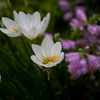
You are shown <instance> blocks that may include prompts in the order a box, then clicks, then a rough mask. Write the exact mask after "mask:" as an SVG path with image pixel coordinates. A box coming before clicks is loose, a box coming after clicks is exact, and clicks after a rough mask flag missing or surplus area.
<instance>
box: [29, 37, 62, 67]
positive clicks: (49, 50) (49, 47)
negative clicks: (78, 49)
mask: <svg viewBox="0 0 100 100" xmlns="http://www.w3.org/2000/svg"><path fill="white" fill-rule="evenodd" d="M32 49H33V51H34V53H35V55H32V56H31V59H32V61H33V62H34V63H36V64H37V65H39V66H44V67H53V66H56V65H57V64H58V63H60V62H61V61H62V60H63V59H64V53H63V52H61V49H62V46H61V43H60V42H56V43H55V44H54V43H53V41H52V39H51V38H50V37H49V36H46V37H45V38H44V40H43V42H42V44H41V46H38V45H36V44H32Z"/></svg>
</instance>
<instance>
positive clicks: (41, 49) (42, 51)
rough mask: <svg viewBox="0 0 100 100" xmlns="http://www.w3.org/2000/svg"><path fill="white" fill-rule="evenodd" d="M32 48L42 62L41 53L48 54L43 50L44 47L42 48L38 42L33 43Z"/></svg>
mask: <svg viewBox="0 0 100 100" xmlns="http://www.w3.org/2000/svg"><path fill="white" fill-rule="evenodd" d="M32 50H33V51H34V53H35V55H36V56H37V58H38V59H39V60H40V61H41V62H42V60H43V58H42V56H41V55H43V56H44V57H45V56H46V53H45V51H44V50H43V48H41V47H40V46H38V45H36V44H32Z"/></svg>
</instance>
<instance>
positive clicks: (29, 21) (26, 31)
mask: <svg viewBox="0 0 100 100" xmlns="http://www.w3.org/2000/svg"><path fill="white" fill-rule="evenodd" d="M18 17H19V21H18V23H19V26H20V28H21V30H22V34H23V35H24V36H26V37H27V38H28V39H30V40H32V39H34V38H36V37H37V36H38V35H39V34H43V33H44V31H45V30H46V28H47V26H48V23H49V19H50V13H48V14H47V16H46V17H44V18H43V20H42V21H41V18H40V14H39V12H35V13H33V15H28V14H25V13H24V12H21V11H20V12H19V16H18Z"/></svg>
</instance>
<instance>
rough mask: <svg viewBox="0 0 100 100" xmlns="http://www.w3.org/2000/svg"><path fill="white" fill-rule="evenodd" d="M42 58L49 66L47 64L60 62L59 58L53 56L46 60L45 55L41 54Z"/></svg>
mask: <svg viewBox="0 0 100 100" xmlns="http://www.w3.org/2000/svg"><path fill="white" fill-rule="evenodd" d="M41 56H42V58H43V64H47V63H54V62H56V61H57V60H58V56H57V55H56V56H52V57H49V58H46V57H45V56H44V55H43V54H41Z"/></svg>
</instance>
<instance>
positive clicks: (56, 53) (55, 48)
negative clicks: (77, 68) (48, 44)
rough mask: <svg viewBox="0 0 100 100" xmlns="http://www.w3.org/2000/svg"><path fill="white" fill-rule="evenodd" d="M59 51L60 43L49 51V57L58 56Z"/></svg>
mask: <svg viewBox="0 0 100 100" xmlns="http://www.w3.org/2000/svg"><path fill="white" fill-rule="evenodd" d="M61 49H62V47H61V43H60V42H57V43H55V44H54V45H53V47H52V49H51V53H50V56H54V55H59V54H60V52H61Z"/></svg>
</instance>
